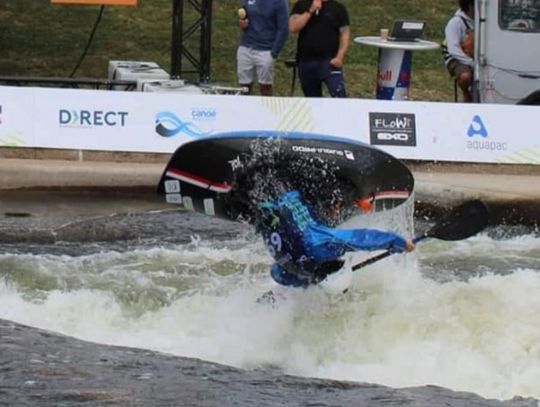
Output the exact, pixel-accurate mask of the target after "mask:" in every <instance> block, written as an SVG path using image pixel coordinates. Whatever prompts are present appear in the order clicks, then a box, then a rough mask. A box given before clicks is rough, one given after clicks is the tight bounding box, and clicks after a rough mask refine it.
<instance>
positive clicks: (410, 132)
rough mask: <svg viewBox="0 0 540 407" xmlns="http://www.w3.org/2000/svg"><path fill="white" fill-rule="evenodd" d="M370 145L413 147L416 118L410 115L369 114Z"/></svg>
mask: <svg viewBox="0 0 540 407" xmlns="http://www.w3.org/2000/svg"><path fill="white" fill-rule="evenodd" d="M369 128H370V143H371V144H373V145H388V146H402V147H415V146H416V118H415V115H414V114H411V113H382V112H381V113H375V112H370V113H369Z"/></svg>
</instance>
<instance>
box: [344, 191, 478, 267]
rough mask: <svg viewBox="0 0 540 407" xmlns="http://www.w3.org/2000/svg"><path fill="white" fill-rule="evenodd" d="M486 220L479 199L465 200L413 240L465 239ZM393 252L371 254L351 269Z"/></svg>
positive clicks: (476, 230)
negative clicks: (371, 255)
mask: <svg viewBox="0 0 540 407" xmlns="http://www.w3.org/2000/svg"><path fill="white" fill-rule="evenodd" d="M488 220H489V216H488V210H487V208H486V206H485V205H484V204H483V203H482V202H481V201H479V200H473V201H469V202H465V203H464V204H461V205H460V206H458V207H457V208H454V209H453V210H452V211H451V212H450V213H449V214H448V215H447V216H445V217H444V218H442V219H441V220H440V221H439V222H438V223H437V224H436V225H435V226H433V227H432V228H431V229H430V230H428V231H427V232H425V233H423V234H422V235H420V236H417V237H415V238H414V239H413V242H414V243H418V242H420V241H422V240H424V239H426V238H428V237H430V238H435V239H442V240H447V241H455V240H461V239H466V238H468V237H470V236H473V235H475V234H476V233H478V232H480V231H481V230H483V229H484V228H485V227H486V226H487V224H488ZM394 253H396V252H395V251H390V250H388V251H386V252H384V253H381V254H379V255H377V256H373V257H371V258H369V259H366V260H364V261H363V262H361V263H358V264H356V265H355V266H353V268H352V270H353V271H354V270H358V269H360V268H362V267H365V266H368V265H370V264H373V263H375V262H376V261H379V260H382V259H384V258H386V257H388V256H390V255H392V254H394Z"/></svg>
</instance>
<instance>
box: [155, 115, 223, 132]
mask: <svg viewBox="0 0 540 407" xmlns="http://www.w3.org/2000/svg"><path fill="white" fill-rule="evenodd" d="M156 132H157V133H158V134H159V135H160V136H162V137H174V136H176V135H178V134H180V133H184V134H187V135H188V136H190V137H194V138H198V137H205V136H209V135H211V134H212V132H211V131H208V132H205V131H202V130H201V129H200V128H199V127H198V126H197V125H196V124H195V123H192V122H188V121H183V120H182V119H180V118H179V117H178V116H176V115H175V114H174V113H171V112H159V113H158V114H157V115H156Z"/></svg>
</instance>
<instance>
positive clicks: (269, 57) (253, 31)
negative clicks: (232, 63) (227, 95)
mask: <svg viewBox="0 0 540 407" xmlns="http://www.w3.org/2000/svg"><path fill="white" fill-rule="evenodd" d="M288 13H289V12H288V3H287V0H243V1H242V7H241V8H240V9H239V10H238V18H239V23H238V24H239V26H240V28H241V29H242V39H241V41H240V45H239V47H238V50H237V52H236V62H237V75H238V83H239V85H240V86H245V87H247V88H248V89H249V91H250V92H251V90H252V86H253V81H254V80H255V77H256V78H257V80H258V82H259V89H260V93H261V95H263V96H272V94H273V90H272V85H273V83H274V66H275V60H276V58H277V57H278V55H279V53H280V52H281V50H282V49H283V46H284V45H285V41H286V40H287V36H288V34H289V18H288Z"/></svg>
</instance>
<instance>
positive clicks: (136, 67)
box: [109, 61, 171, 81]
mask: <svg viewBox="0 0 540 407" xmlns="http://www.w3.org/2000/svg"><path fill="white" fill-rule="evenodd" d="M170 77H171V76H170V75H169V74H168V72H167V71H165V70H163V69H161V68H160V67H159V65H158V64H156V63H155V62H146V61H109V80H118V81H136V80H137V79H170Z"/></svg>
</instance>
